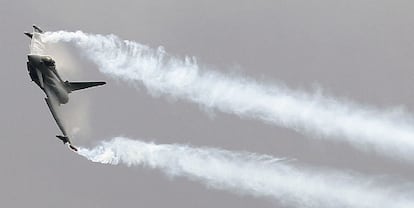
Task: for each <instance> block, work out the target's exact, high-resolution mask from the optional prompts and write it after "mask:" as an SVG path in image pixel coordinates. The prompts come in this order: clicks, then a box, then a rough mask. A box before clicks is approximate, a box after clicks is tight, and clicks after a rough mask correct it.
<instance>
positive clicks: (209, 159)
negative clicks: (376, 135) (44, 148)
mask: <svg viewBox="0 0 414 208" xmlns="http://www.w3.org/2000/svg"><path fill="white" fill-rule="evenodd" d="M78 154H80V155H82V156H84V157H86V158H87V159H89V160H91V161H93V162H97V163H103V164H111V165H118V164H124V165H127V166H141V167H146V168H151V169H158V170H161V171H162V172H163V173H165V174H167V175H168V176H171V177H184V178H187V179H189V180H191V181H196V182H200V183H202V184H204V185H206V186H207V187H208V188H214V189H219V190H227V191H231V192H233V193H237V194H243V195H244V194H248V195H251V196H256V197H266V198H271V199H276V200H277V201H278V202H280V203H281V204H284V205H286V206H289V207H291V206H295V207H317V208H325V207H326V208H328V207H355V208H359V207H361V208H362V207H363V208H368V207H378V208H380V207H395V208H412V207H414V200H413V198H412V196H413V194H414V193H413V191H412V190H404V188H402V187H395V186H393V185H390V184H384V183H379V182H377V181H376V180H375V177H364V176H361V175H358V174H355V173H348V174H345V173H340V172H337V171H332V170H326V169H310V168H305V167H295V166H293V165H291V163H290V162H288V161H284V160H283V159H279V158H274V157H272V156H269V155H258V154H253V153H246V152H242V153H240V152H231V151H227V150H223V149H215V148H194V147H190V146H185V145H178V144H154V143H146V142H142V141H137V140H131V139H127V138H122V137H118V138H114V139H112V140H111V141H108V142H103V143H102V144H101V145H98V146H97V147H94V148H92V149H86V148H79V151H78ZM382 179H383V178H382ZM405 185H407V183H405Z"/></svg>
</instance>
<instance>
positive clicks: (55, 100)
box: [24, 25, 106, 152]
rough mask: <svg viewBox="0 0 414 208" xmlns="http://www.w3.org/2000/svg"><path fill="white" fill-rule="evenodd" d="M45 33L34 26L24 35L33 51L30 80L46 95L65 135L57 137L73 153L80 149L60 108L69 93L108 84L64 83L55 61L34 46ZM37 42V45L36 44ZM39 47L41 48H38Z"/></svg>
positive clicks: (30, 59)
mask: <svg viewBox="0 0 414 208" xmlns="http://www.w3.org/2000/svg"><path fill="white" fill-rule="evenodd" d="M42 33H43V30H41V29H40V28H39V27H37V26H36V25H33V32H32V33H29V32H25V33H24V34H25V35H27V36H28V37H29V38H31V39H32V40H31V51H30V54H28V55H27V58H28V62H27V70H28V71H29V75H30V78H31V79H32V81H33V82H35V83H36V84H37V85H38V86H39V87H40V89H42V90H43V92H44V93H45V94H46V98H45V101H46V104H47V106H48V107H49V109H50V112H51V113H52V116H53V118H54V119H55V121H56V124H57V125H58V127H59V129H60V131H61V132H62V134H63V135H56V137H57V138H59V139H60V140H62V142H63V144H65V145H66V144H67V145H68V147H69V148H70V149H71V150H73V151H75V152H76V151H78V149H77V148H76V147H75V146H73V145H72V143H71V141H70V139H69V137H68V134H67V132H66V130H65V128H64V125H63V123H62V120H61V118H60V117H59V115H58V111H57V110H58V108H59V106H60V105H61V104H66V103H67V102H68V101H69V93H71V92H73V91H76V90H82V89H85V88H89V87H95V86H100V85H104V84H106V83H105V82H69V81H63V80H62V78H61V77H60V76H59V73H58V71H57V69H56V65H55V61H54V60H53V58H52V57H51V56H49V55H44V54H42V52H39V50H34V49H33V47H34V44H39V37H40V35H41V34H42ZM35 41H37V43H36V42H35ZM37 47H39V46H37Z"/></svg>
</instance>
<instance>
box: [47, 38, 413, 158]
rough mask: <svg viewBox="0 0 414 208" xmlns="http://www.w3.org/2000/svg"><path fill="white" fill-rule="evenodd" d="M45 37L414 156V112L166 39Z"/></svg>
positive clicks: (171, 82)
mask: <svg viewBox="0 0 414 208" xmlns="http://www.w3.org/2000/svg"><path fill="white" fill-rule="evenodd" d="M42 39H43V41H45V42H70V43H72V44H74V45H76V46H77V47H78V48H79V49H80V51H81V52H82V53H83V55H85V56H86V57H87V58H88V59H90V60H91V61H93V62H94V63H96V64H97V65H98V67H99V70H100V71H101V72H103V73H104V74H106V75H108V76H110V77H114V78H118V79H121V80H125V81H127V82H129V83H130V84H132V85H137V84H143V85H144V86H145V87H146V88H147V89H148V91H149V92H150V93H151V94H153V95H154V94H155V95H156V94H166V95H169V96H173V97H175V98H180V99H184V100H187V101H190V102H193V103H197V104H199V105H201V106H203V107H206V108H209V109H217V110H219V111H222V112H226V113H230V114H235V115H238V116H240V117H243V118H250V119H259V120H262V121H265V122H267V123H272V124H275V125H279V126H283V127H286V128H291V129H294V130H297V131H299V132H302V133H308V134H309V133H310V134H311V135H313V138H324V139H327V140H335V141H342V142H347V143H349V144H350V145H353V146H354V147H356V148H358V149H360V150H364V151H367V152H372V151H374V152H376V153H378V154H383V155H386V156H389V157H391V158H395V159H400V160H405V161H410V162H414V128H413V127H412V125H411V124H412V123H413V121H414V120H413V118H412V116H411V115H404V113H403V112H400V111H398V110H389V111H380V110H377V109H374V108H372V107H368V106H361V105H357V104H354V103H351V102H347V101H339V100H337V99H333V98H328V97H324V96H322V95H320V94H311V93H305V92H300V91H293V90H289V89H287V88H285V87H281V86H278V85H265V84H259V83H257V82H255V81H254V80H249V79H247V78H243V77H234V76H232V77H231V76H226V75H225V74H222V73H219V72H216V71H213V70H209V69H208V68H202V67H201V66H200V65H199V64H198V63H197V62H196V60H195V58H190V57H185V58H184V59H180V58H177V57H174V56H171V55H169V54H167V53H166V52H165V51H164V49H163V48H162V47H159V48H158V49H151V48H149V47H147V46H145V45H141V44H139V43H136V42H133V41H127V40H121V39H119V38H118V37H116V36H114V35H107V36H104V35H93V34H86V33H83V32H80V31H78V32H65V31H59V32H52V33H47V34H46V35H45V36H44V37H42Z"/></svg>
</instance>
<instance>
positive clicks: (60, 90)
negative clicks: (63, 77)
mask: <svg viewBox="0 0 414 208" xmlns="http://www.w3.org/2000/svg"><path fill="white" fill-rule="evenodd" d="M45 81H46V84H47V85H48V88H49V89H50V91H51V93H53V95H54V96H56V98H57V99H58V101H59V103H60V104H66V103H67V102H68V101H69V94H68V92H67V91H66V89H65V87H64V86H63V85H62V83H61V82H60V81H58V80H56V79H53V78H51V77H48V79H47V80H45Z"/></svg>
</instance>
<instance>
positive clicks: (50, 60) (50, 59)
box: [42, 56, 55, 66]
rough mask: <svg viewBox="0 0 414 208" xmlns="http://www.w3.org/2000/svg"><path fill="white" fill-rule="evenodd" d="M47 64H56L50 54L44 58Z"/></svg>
mask: <svg viewBox="0 0 414 208" xmlns="http://www.w3.org/2000/svg"><path fill="white" fill-rule="evenodd" d="M42 61H43V63H44V64H45V65H46V66H55V61H54V60H53V59H52V58H51V57H50V56H45V57H43V59H42Z"/></svg>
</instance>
